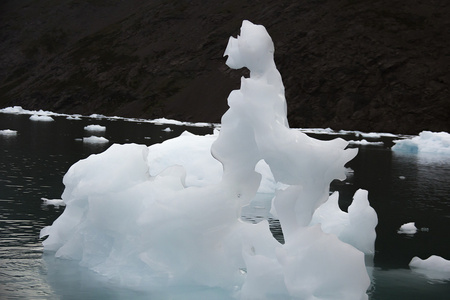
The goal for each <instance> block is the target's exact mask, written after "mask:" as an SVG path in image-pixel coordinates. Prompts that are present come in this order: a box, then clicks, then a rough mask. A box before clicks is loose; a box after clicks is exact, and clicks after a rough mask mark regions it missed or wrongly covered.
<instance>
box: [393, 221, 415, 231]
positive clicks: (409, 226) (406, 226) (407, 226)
mask: <svg viewBox="0 0 450 300" xmlns="http://www.w3.org/2000/svg"><path fill="white" fill-rule="evenodd" d="M416 232H417V228H416V223H414V222H410V223H406V224H403V225H402V226H400V228H399V230H398V231H397V233H400V234H415V233H416Z"/></svg>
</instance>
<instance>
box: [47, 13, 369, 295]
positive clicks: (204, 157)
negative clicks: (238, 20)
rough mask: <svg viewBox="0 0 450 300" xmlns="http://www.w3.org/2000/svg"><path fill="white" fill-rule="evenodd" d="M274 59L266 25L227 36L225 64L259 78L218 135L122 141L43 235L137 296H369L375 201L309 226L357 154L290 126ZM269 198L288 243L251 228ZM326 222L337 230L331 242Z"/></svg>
mask: <svg viewBox="0 0 450 300" xmlns="http://www.w3.org/2000/svg"><path fill="white" fill-rule="evenodd" d="M273 53H274V47H273V43H272V40H271V38H270V36H269V35H268V33H267V31H266V29H265V28H264V27H263V26H261V25H254V24H252V23H251V22H249V21H244V22H243V23H242V27H241V31H240V35H239V36H238V37H237V38H233V37H231V38H230V40H229V42H228V46H227V48H226V50H225V55H226V56H228V59H227V65H228V66H230V67H231V68H242V67H247V68H248V69H249V70H250V77H249V78H242V79H241V88H240V89H239V90H235V91H232V92H231V94H230V96H229V97H228V105H229V107H230V108H229V110H228V111H227V112H226V113H225V114H224V116H223V117H222V124H221V128H220V132H216V133H215V134H213V135H207V136H204V137H199V136H195V135H192V134H189V133H184V134H182V135H181V136H180V137H178V138H175V139H172V140H169V141H166V142H164V143H162V144H157V145H153V146H150V147H147V146H145V145H136V144H125V145H118V144H114V145H112V146H111V147H110V148H109V149H107V150H106V151H105V152H103V153H101V154H97V155H91V156H89V157H88V158H86V159H83V160H80V161H79V162H77V163H76V164H74V165H73V166H72V167H71V168H70V169H69V171H68V172H67V174H66V175H65V176H64V180H63V182H64V185H65V190H64V193H63V195H62V200H63V201H64V202H65V203H66V205H67V206H66V209H65V211H64V213H63V214H62V215H61V216H60V217H59V218H58V219H57V220H56V221H55V222H54V223H53V225H51V226H48V227H45V228H44V229H42V231H41V236H42V237H44V236H48V237H47V239H46V240H45V241H44V242H43V244H44V249H45V251H55V255H56V256H57V257H60V258H67V259H74V260H78V261H80V264H81V265H83V266H86V267H88V268H90V269H91V270H94V271H96V272H98V273H100V274H102V275H104V276H106V277H107V278H111V279H113V280H114V281H115V282H117V283H119V284H122V285H126V286H130V287H140V288H143V287H145V288H150V289H151V288H156V289H164V288H167V289H169V288H171V287H176V286H200V287H202V286H203V287H205V286H206V287H215V288H222V289H225V290H228V291H229V292H230V294H232V295H233V296H234V297H235V298H240V299H274V298H290V299H310V300H320V299H323V300H325V299H350V300H351V299H357V300H360V299H367V294H366V290H367V288H368V287H369V284H370V279H369V276H368V274H367V270H366V267H365V262H364V253H363V251H364V252H367V253H371V252H373V244H374V240H375V232H374V228H375V226H376V223H377V217H376V213H375V212H374V211H373V209H372V208H371V207H370V205H369V203H368V200H367V192H366V191H359V192H358V193H356V194H355V197H354V203H353V204H352V205H351V208H349V212H348V213H344V212H342V211H340V210H339V211H338V210H336V209H331V210H330V209H326V208H322V210H324V211H327V213H328V215H329V218H327V217H325V216H321V218H319V219H320V220H319V221H317V219H316V222H320V223H321V224H318V223H317V224H312V220H313V215H315V214H316V213H315V212H316V210H317V208H318V207H320V206H321V205H322V204H323V203H326V204H325V205H330V206H332V205H333V203H331V202H330V200H328V199H329V196H328V191H329V184H330V182H331V181H332V180H334V179H340V180H343V179H345V178H346V176H345V168H344V165H345V163H346V162H348V161H349V160H351V159H352V158H354V157H355V155H356V154H357V150H356V149H346V147H347V145H348V143H347V142H345V141H344V140H342V139H335V140H332V141H319V140H315V139H312V138H309V137H308V136H307V135H306V134H304V133H302V132H300V131H298V130H292V129H290V128H289V126H288V122H287V118H286V102H285V98H284V86H283V83H282V80H281V76H280V74H279V72H278V70H277V69H276V66H275V63H274V60H273ZM186 145H188V146H189V147H186ZM209 149H210V151H209ZM263 178H264V180H263ZM258 191H259V192H260V193H261V192H270V193H271V195H272V196H273V200H272V211H273V213H274V214H275V215H276V216H277V217H278V218H279V221H280V224H281V227H282V231H283V235H284V239H285V243H284V244H281V243H280V242H278V241H277V240H275V238H274V237H273V236H272V233H271V232H270V229H269V223H268V221H267V220H265V221H261V222H259V223H258V224H251V223H246V222H243V221H242V220H241V218H240V217H241V210H242V207H244V206H246V205H248V204H249V203H250V202H251V201H252V199H254V198H255V197H256V195H257V193H258ZM335 197H336V196H335ZM327 200H328V201H327ZM328 221H330V222H332V223H334V224H336V226H337V227H339V228H340V229H341V230H340V232H339V233H325V232H324V231H323V230H322V227H324V228H325V227H329V226H330V225H329V224H327V222H328ZM357 248H359V249H361V250H362V251H361V250H358V249H357Z"/></svg>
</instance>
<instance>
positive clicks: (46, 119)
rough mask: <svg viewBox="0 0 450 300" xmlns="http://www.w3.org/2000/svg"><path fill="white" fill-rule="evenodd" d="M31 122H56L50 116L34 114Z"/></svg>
mask: <svg viewBox="0 0 450 300" xmlns="http://www.w3.org/2000/svg"><path fill="white" fill-rule="evenodd" d="M30 120H31V121H41V122H52V121H55V120H54V119H53V118H52V117H50V116H44V115H38V114H34V115H32V116H31V117H30Z"/></svg>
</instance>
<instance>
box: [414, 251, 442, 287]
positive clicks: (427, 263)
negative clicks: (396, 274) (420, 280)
mask: <svg viewBox="0 0 450 300" xmlns="http://www.w3.org/2000/svg"><path fill="white" fill-rule="evenodd" d="M409 267H410V268H411V269H412V270H413V271H414V272H417V273H420V274H423V275H424V276H426V277H427V278H429V279H431V280H438V281H449V280H450V260H447V259H445V258H443V257H441V256H438V255H431V256H430V257H428V258H427V259H421V258H419V257H417V256H414V257H413V258H412V259H411V262H410V263H409Z"/></svg>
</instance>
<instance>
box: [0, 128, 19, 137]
mask: <svg viewBox="0 0 450 300" xmlns="http://www.w3.org/2000/svg"><path fill="white" fill-rule="evenodd" d="M0 135H5V136H15V135H17V131H16V130H11V129H3V130H0Z"/></svg>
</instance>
